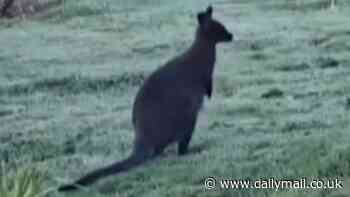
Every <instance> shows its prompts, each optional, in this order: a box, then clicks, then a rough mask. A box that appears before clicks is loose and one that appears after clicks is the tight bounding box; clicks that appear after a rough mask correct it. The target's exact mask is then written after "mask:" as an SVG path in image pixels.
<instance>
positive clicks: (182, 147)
mask: <svg viewBox="0 0 350 197" xmlns="http://www.w3.org/2000/svg"><path fill="white" fill-rule="evenodd" d="M191 138H192V132H190V133H188V134H187V135H186V136H185V137H184V138H183V139H181V140H180V141H179V144H178V155H185V154H187V153H188V146H189V144H190V141H191Z"/></svg>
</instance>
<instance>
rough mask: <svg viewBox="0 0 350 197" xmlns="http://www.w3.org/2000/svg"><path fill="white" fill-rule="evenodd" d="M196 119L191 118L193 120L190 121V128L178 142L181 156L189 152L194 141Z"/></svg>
mask: <svg viewBox="0 0 350 197" xmlns="http://www.w3.org/2000/svg"><path fill="white" fill-rule="evenodd" d="M196 119H197V117H196V116H194V117H191V119H190V120H189V121H188V125H187V126H188V127H187V131H186V133H185V135H184V136H183V137H182V138H181V139H180V140H179V142H178V154H179V155H185V154H186V153H187V152H188V146H189V144H190V141H191V139H192V134H193V131H194V128H195V125H196Z"/></svg>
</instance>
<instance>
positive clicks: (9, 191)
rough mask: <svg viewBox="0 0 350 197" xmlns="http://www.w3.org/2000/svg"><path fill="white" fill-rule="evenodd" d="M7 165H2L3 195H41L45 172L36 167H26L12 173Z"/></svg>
mask: <svg viewBox="0 0 350 197" xmlns="http://www.w3.org/2000/svg"><path fill="white" fill-rule="evenodd" d="M7 170H8V168H7V167H6V166H5V165H2V166H1V173H0V175H1V176H0V196H1V197H40V196H44V195H45V193H46V192H45V191H44V190H43V182H44V174H43V173H42V172H39V171H38V170H37V169H35V168H24V169H19V170H17V171H16V172H15V173H14V174H13V173H12V174H10V173H9V172H8V171H7Z"/></svg>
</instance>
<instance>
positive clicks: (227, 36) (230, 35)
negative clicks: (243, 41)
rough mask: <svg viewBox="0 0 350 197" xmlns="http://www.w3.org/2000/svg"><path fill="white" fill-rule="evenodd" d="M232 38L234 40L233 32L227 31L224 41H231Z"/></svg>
mask: <svg viewBox="0 0 350 197" xmlns="http://www.w3.org/2000/svg"><path fill="white" fill-rule="evenodd" d="M233 40H234V36H233V34H232V33H230V32H227V35H226V39H225V41H226V42H232V41H233Z"/></svg>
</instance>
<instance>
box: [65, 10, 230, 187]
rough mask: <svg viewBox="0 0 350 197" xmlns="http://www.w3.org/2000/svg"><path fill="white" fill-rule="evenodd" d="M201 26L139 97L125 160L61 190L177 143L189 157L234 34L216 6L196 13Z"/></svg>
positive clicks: (121, 168) (128, 165)
mask: <svg viewBox="0 0 350 197" xmlns="http://www.w3.org/2000/svg"><path fill="white" fill-rule="evenodd" d="M197 18H198V22H199V25H198V28H197V32H196V38H195V41H194V42H193V44H192V46H191V47H190V48H189V49H188V50H187V51H186V52H184V53H183V54H182V55H180V56H178V57H176V58H174V59H172V60H170V61H169V62H167V63H166V64H165V65H164V66H162V67H160V68H159V69H158V70H156V71H155V72H154V73H152V74H151V75H150V76H149V78H148V79H147V80H146V81H145V82H144V84H143V86H142V87H141V89H140V90H139V92H138V94H137V95H136V99H135V102H134V106H133V113H132V115H133V116H132V123H133V126H134V129H135V141H134V149H133V153H132V154H131V156H130V157H129V158H128V159H126V160H123V161H121V162H116V163H114V164H112V165H110V166H107V167H104V168H101V169H98V170H96V171H93V172H91V173H89V174H88V175H86V176H84V177H83V178H81V179H79V180H78V181H76V182H75V184H73V185H65V186H62V187H60V188H59V191H66V190H73V189H76V188H77V187H76V185H83V186H84V185H88V184H91V183H93V182H95V181H96V180H97V179H99V178H101V177H105V176H108V175H112V174H116V173H118V172H122V171H126V170H129V169H130V168H132V167H135V166H137V165H139V164H141V163H143V162H145V161H147V160H148V159H151V158H154V157H155V156H158V155H159V154H161V153H162V152H163V150H164V148H165V147H166V146H168V145H169V144H171V143H178V153H179V155H183V154H186V153H187V151H188V145H189V143H190V140H191V137H192V134H193V131H194V128H195V125H196V120H197V115H198V112H199V109H200V108H201V106H202V102H203V98H204V96H206V95H207V96H208V97H211V93H212V74H213V70H214V65H215V51H216V44H217V43H219V42H228V41H231V40H232V38H233V35H232V34H231V33H230V32H228V31H227V30H226V28H225V27H224V26H223V25H222V24H220V23H219V22H217V21H216V20H214V19H212V8H211V7H208V8H207V10H206V11H205V12H200V13H198V15H197Z"/></svg>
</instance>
